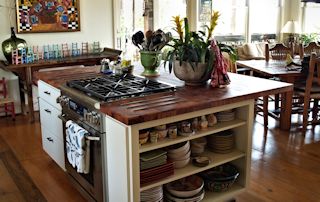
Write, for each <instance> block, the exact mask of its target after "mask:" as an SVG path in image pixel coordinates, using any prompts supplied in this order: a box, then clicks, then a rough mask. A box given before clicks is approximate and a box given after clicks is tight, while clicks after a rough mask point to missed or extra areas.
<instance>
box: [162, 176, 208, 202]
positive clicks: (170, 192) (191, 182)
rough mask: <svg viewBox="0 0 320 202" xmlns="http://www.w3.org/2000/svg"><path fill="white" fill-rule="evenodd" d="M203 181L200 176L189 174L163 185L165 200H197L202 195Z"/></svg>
mask: <svg viewBox="0 0 320 202" xmlns="http://www.w3.org/2000/svg"><path fill="white" fill-rule="evenodd" d="M203 186H204V181H203V179H202V178H201V177H199V176H196V175H191V176H188V177H185V178H182V179H180V180H176V181H173V182H170V183H168V184H166V185H165V188H166V189H165V190H166V192H165V199H166V201H169V202H171V201H174V202H198V201H201V200H202V199H203V197H204V190H203Z"/></svg>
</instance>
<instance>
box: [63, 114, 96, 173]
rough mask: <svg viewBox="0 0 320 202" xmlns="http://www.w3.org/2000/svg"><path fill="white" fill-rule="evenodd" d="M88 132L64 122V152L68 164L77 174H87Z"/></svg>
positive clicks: (71, 122) (88, 162) (88, 161)
mask: <svg viewBox="0 0 320 202" xmlns="http://www.w3.org/2000/svg"><path fill="white" fill-rule="evenodd" d="M88 134H89V133H88V131H87V130H85V129H84V128H82V127H81V126H79V125H78V124H76V123H74V122H73V121H71V120H69V121H67V122H66V150H67V158H68V161H69V163H70V164H71V165H72V166H73V167H74V168H76V169H77V172H78V173H85V174H87V173H89V170H90V141H89V140H88V139H86V136H87V135H88Z"/></svg>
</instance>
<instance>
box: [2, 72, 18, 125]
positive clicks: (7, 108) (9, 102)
mask: <svg viewBox="0 0 320 202" xmlns="http://www.w3.org/2000/svg"><path fill="white" fill-rule="evenodd" d="M0 108H3V109H4V112H5V115H6V116H7V113H8V112H10V113H11V116H12V119H13V120H15V117H16V114H15V109H14V100H13V99H11V98H9V96H8V89H7V83H6V80H5V78H2V79H1V80H0Z"/></svg>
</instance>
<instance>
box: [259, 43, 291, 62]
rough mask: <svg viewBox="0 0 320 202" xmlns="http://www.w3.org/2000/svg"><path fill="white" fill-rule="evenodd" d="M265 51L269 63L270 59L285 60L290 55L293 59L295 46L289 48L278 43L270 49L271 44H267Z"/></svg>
mask: <svg viewBox="0 0 320 202" xmlns="http://www.w3.org/2000/svg"><path fill="white" fill-rule="evenodd" d="M265 51H266V52H265V55H266V61H269V60H270V58H271V59H272V60H285V59H286V58H287V55H288V54H289V55H291V57H292V58H293V46H291V47H287V46H285V45H284V44H282V43H277V44H276V45H274V46H273V47H269V44H268V43H266V47H265Z"/></svg>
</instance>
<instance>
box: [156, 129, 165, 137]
mask: <svg viewBox="0 0 320 202" xmlns="http://www.w3.org/2000/svg"><path fill="white" fill-rule="evenodd" d="M156 132H157V133H158V140H163V139H164V138H166V137H167V134H168V129H165V130H156Z"/></svg>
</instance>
